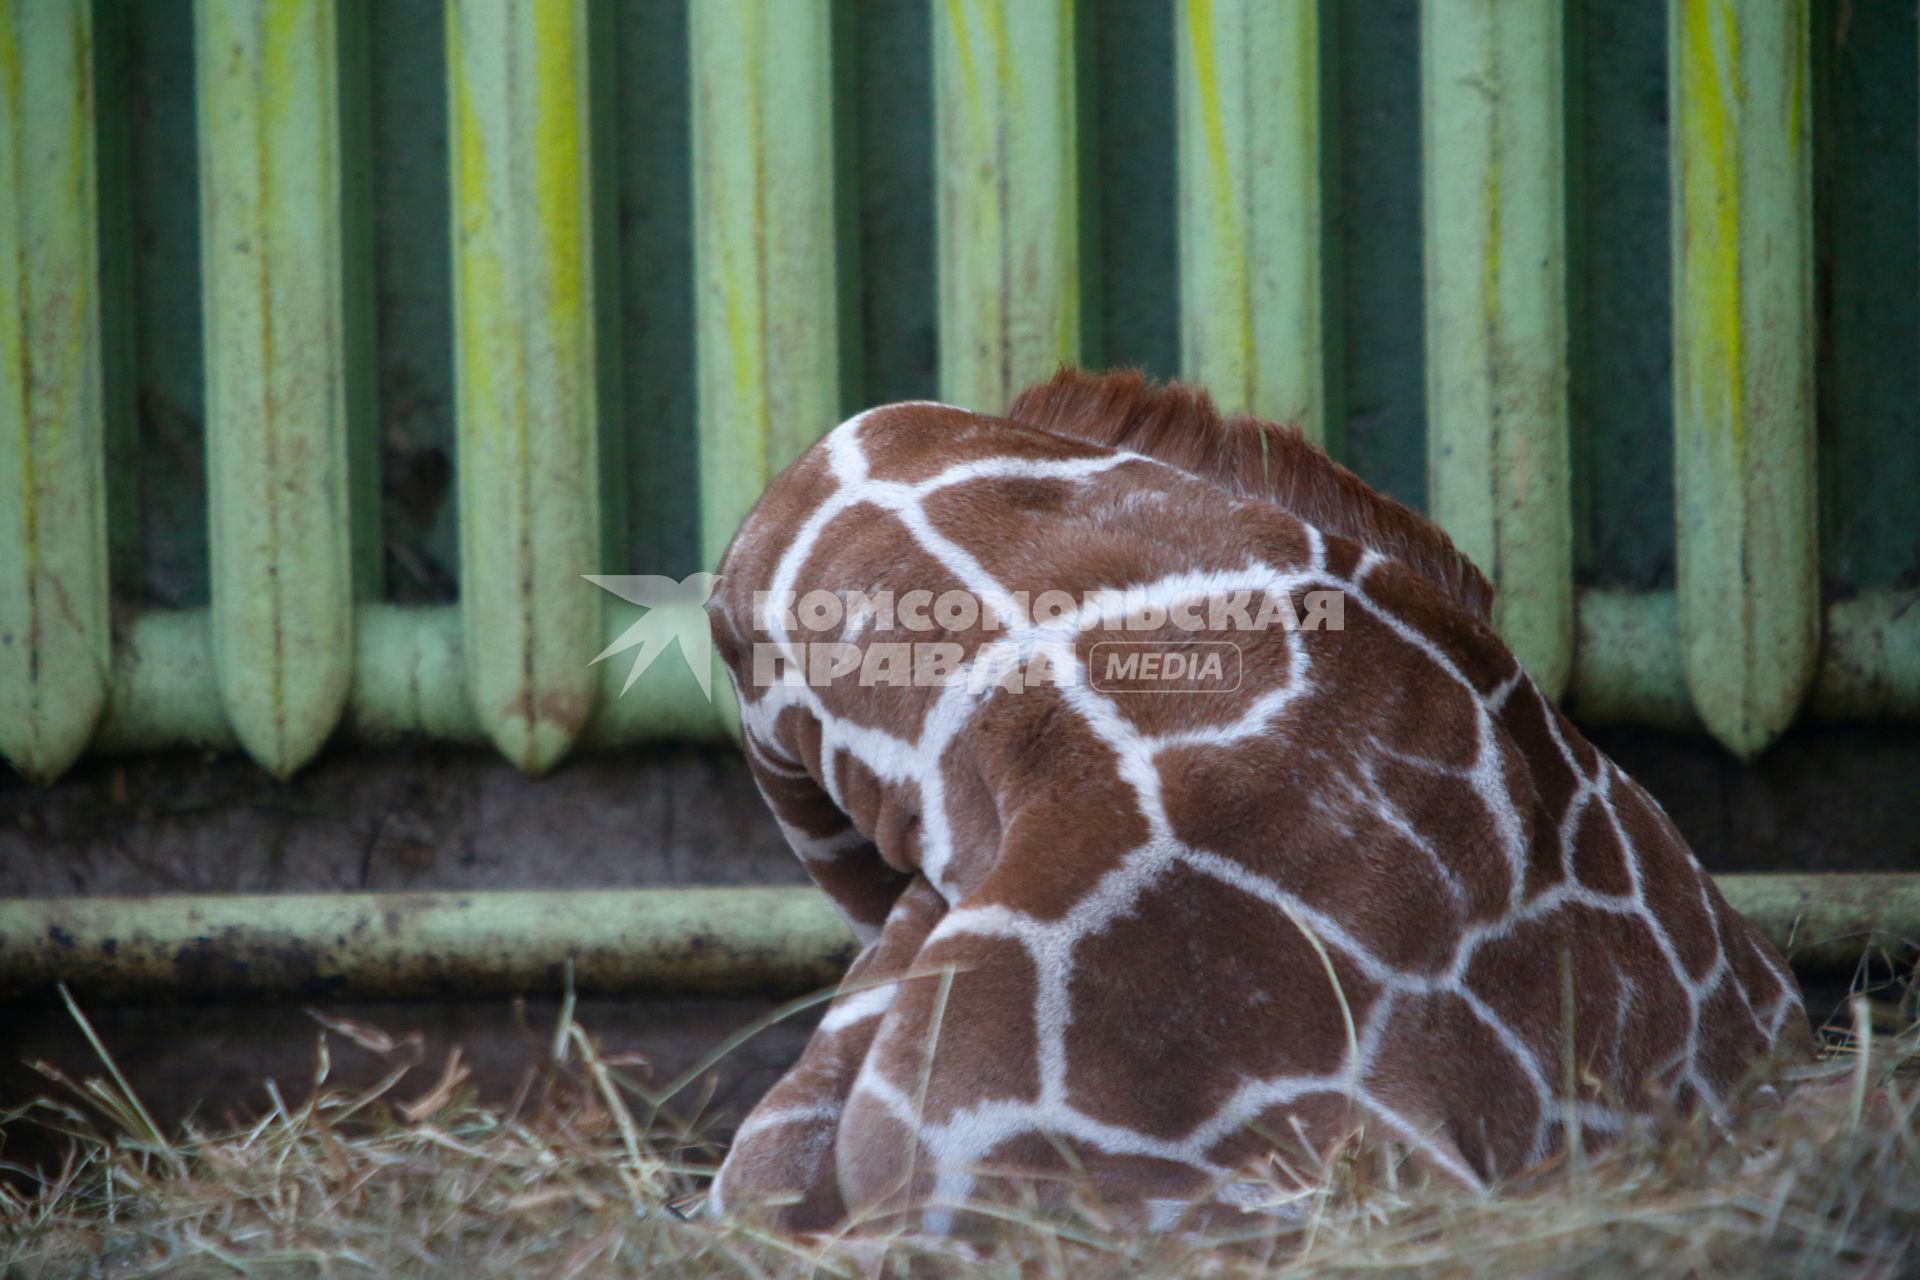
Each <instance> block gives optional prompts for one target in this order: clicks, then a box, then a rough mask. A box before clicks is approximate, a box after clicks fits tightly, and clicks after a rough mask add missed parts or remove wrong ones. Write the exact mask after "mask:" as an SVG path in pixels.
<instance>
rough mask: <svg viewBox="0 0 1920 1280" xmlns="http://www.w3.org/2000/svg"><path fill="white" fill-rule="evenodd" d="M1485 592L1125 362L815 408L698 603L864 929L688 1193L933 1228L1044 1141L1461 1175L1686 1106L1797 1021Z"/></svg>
mask: <svg viewBox="0 0 1920 1280" xmlns="http://www.w3.org/2000/svg"><path fill="white" fill-rule="evenodd" d="M915 593H924V594H923V595H916V594H915ZM1488 599H1489V593H1488V589H1487V585H1486V582H1485V580H1484V579H1483V578H1482V577H1481V576H1480V574H1479V573H1478V572H1477V570H1475V569H1474V568H1473V566H1472V565H1471V564H1470V563H1468V562H1467V561H1466V560H1465V559H1464V558H1463V557H1461V556H1460V555H1459V554H1458V552H1457V551H1455V550H1454V549H1453V547H1452V546H1451V544H1450V543H1448V542H1447V540H1446V538H1445V536H1444V535H1443V534H1441V533H1440V531H1439V530H1438V529H1437V528H1435V527H1434V526H1433V525H1431V524H1430V523H1428V522H1427V521H1425V520H1423V519H1422V518H1420V517H1419V516H1417V515H1415V514H1414V513H1412V512H1410V511H1408V510H1406V509H1405V508H1403V507H1400V506H1398V505H1397V504H1394V503H1392V502H1391V501H1390V500H1388V499H1386V498H1384V497H1382V496H1380V495H1378V494H1376V493H1374V492H1373V491H1371V490H1369V489H1367V488H1366V487H1365V486H1364V485H1363V484H1361V483H1360V482H1359V481H1358V480H1357V479H1355V478H1354V477H1353V476H1352V475H1351V474H1350V473H1347V472H1345V471H1344V470H1343V469H1341V468H1338V467H1337V466H1336V465H1335V464H1333V463H1332V462H1331V461H1329V460H1327V459H1326V458H1325V456H1324V455H1322V454H1320V453H1319V452H1318V451H1317V450H1314V449H1313V448H1312V447H1311V446H1309V445H1307V444H1306V443H1305V442H1304V441H1302V440H1300V438H1299V437H1298V435H1297V433H1293V432H1291V431H1287V430H1283V429H1278V428H1273V427H1270V426H1267V425H1265V424H1258V423H1251V422H1248V421H1245V420H1225V419H1222V418H1221V417H1220V415H1218V414H1216V413H1214V412H1213V410H1212V408H1211V406H1210V405H1209V404H1207V402H1206V401H1205V398H1204V396H1201V395H1199V394H1198V393H1196V392H1192V391H1189V390H1186V389H1183V388H1177V387H1176V388H1155V387H1152V386H1149V385H1148V384H1146V383H1145V382H1144V381H1142V380H1140V379H1138V378H1137V377H1134V376H1132V375H1121V376H1118V377H1109V378H1105V379H1100V378H1092V377H1088V376H1086V375H1079V374H1074V373H1071V372H1065V373H1063V374H1062V375H1061V376H1060V377H1058V378H1056V379H1055V380H1054V381H1053V382H1052V383H1049V384H1045V385H1044V386H1042V387H1039V388H1035V389H1032V390H1030V391H1029V392H1027V393H1025V394H1023V395H1022V396H1021V397H1020V399H1019V400H1018V401H1017V402H1016V404H1015V405H1014V406H1013V408H1012V410H1011V411H1010V416H1009V417H1008V418H1004V419H1003V418H991V417H986V416H982V415H977V414H973V413H968V412H965V411H962V410H959V409H954V408H950V407H946V406H939V405H928V404H907V405H896V406H888V407H886V408H882V409H878V410H872V411H869V412H868V413H866V414H862V415H861V416H859V417H858V418H855V419H853V420H851V421H850V422H848V423H846V424H843V425H842V426H841V427H839V428H837V429H836V430H835V431H834V432H832V433H830V434H829V435H828V436H827V437H825V438H824V439H823V440H822V441H821V442H820V443H819V444H818V445H817V446H815V447H814V448H813V449H812V450H810V451H809V452H808V453H807V454H806V455H805V456H804V457H802V458H801V459H800V460H799V461H798V462H796V463H795V464H794V466H793V467H792V468H790V469H789V470H788V471H787V472H786V473H785V474H783V475H782V476H781V477H780V478H779V479H778V480H777V481H776V482H775V483H774V485H773V486H772V487H771V488H770V489H769V490H768V492H767V494H766V495H765V497H764V498H763V499H762V500H761V503H760V505H759V506H758V507H756V509H755V511H754V512H753V514H752V515H750V516H749V518H748V520H747V522H746V523H745V525H744V526H743V527H742V529H741V532H740V534H739V535H738V537H737V538H736V540H735V542H734V544H733V546H732V548H731V549H730V551H729V553H728V555H727V557H726V560H725V563H724V564H723V566H722V583H721V586H720V589H719V590H718V592H717V593H716V595H715V597H714V600H713V602H712V604H711V605H710V609H711V611H712V613H713V615H714V632H715V637H716V642H717V644H718V645H719V647H720V649H721V652H722V654H723V657H724V658H725V660H726V663H727V666H728V669H729V671H730V672H731V674H732V676H733V679H734V682H735V686H736V690H737V692H738V694H739V698H740V702H741V710H742V724H743V730H744V738H745V742H746V746H747V751H748V757H749V761H750V763H751V765H752V768H753V770H754V773H755V776H756V778H757V779H758V780H759V782H760V785H761V787H762V790H763V792H764V793H765V795H766V797H767V799H768V801H769V803H770V804H771V806H772V808H773V810H774V813H775V815H776V816H777V817H778V818H779V820H780V821H781V823H782V825H783V827H784V829H785V830H786V832H787V834H788V836H789V839H790V840H791V842H792V843H793V846H794V848H795V850H796V852H797V853H798V855H799V856H800V857H801V858H802V859H803V860H804V861H805V862H806V865H807V866H808V868H809V870H810V871H811V872H812V873H813V875H814V877H815V879H816V880H817V881H818V883H819V884H820V885H821V886H822V888H824V889H825V890H826V891H827V892H828V893H829V894H830V895H832V896H833V898H834V900H835V901H836V903H837V904H838V905H839V906H840V908H841V910H842V911H843V913H844V914H845V915H846V917H847V919H848V921H849V923H850V925H851V926H852V927H853V928H854V929H855V931H856V933H857V934H858V935H859V936H860V937H861V939H862V941H863V942H864V943H865V944H866V945H865V949H864V950H863V952H862V955H861V958H860V960H859V961H858V962H857V963H856V965H855V968H854V970H853V972H852V974H851V975H850V981H849V986H848V990H847V991H846V993H844V994H843V995H842V996H841V997H840V998H839V1000H838V1001H836V1003H835V1005H834V1006H833V1007H832V1009H830V1011H829V1012H828V1014H827V1016H826V1019H825V1021H824V1022H823V1023H822V1026H821V1029H820V1031H819V1032H818V1033H817V1034H816V1036H815V1038H814V1041H813V1043H812V1044H811V1045H810V1046H809V1049H808V1053H807V1055H806V1056H805V1057H803V1059H802V1061H801V1063H800V1064H799V1065H798V1066H796V1068H795V1070H794V1072H793V1073H792V1074H790V1075H789V1077H788V1078H787V1079H785V1080H783V1081H782V1082H781V1084H780V1085H779V1086H776V1088H775V1089H774V1090H773V1091H772V1092H771V1093H770V1094H769V1095H768V1098H767V1099H766V1101H765V1102H763V1104H762V1106H761V1108H760V1109H759V1110H758V1111H757V1112H756V1113H755V1115H754V1116H753V1117H751V1118H750V1119H749V1121H748V1125H747V1127H746V1128H745V1129H743V1131H742V1134H743V1136H742V1138H741V1139H740V1140H739V1141H738V1142H737V1143H736V1146H735V1149H734V1152H733V1154H732V1156H730V1158H729V1162H728V1164H727V1166H726V1168H725V1170H723V1173H722V1177H721V1180H720V1184H719V1187H718V1189H717V1192H716V1202H717V1203H719V1204H722V1205H725V1204H739V1203H744V1202H748V1201H760V1202H763V1203H770V1202H773V1201H775V1200H780V1199H781V1198H782V1197H785V1204H786V1207H785V1208H784V1209H782V1210H781V1211H780V1214H781V1215H783V1217H782V1220H783V1221H784V1222H785V1223H786V1224H787V1225H799V1226H806V1225H819V1226H824V1225H828V1224H830V1223H831V1222H832V1221H833V1220H834V1219H836V1218H838V1217H839V1216H841V1215H842V1214H844V1213H846V1212H849V1211H854V1210H863V1211H864V1210H874V1209H882V1208H901V1207H905V1206H907V1205H909V1204H912V1205H917V1206H920V1208H921V1211H922V1212H924V1213H925V1214H926V1215H927V1221H928V1222H929V1223H930V1224H931V1225H934V1226H942V1225H947V1224H950V1223H951V1221H952V1217H951V1215H952V1213H953V1211H954V1207H955V1206H958V1205H960V1204H963V1203H965V1202H966V1201H968V1200H969V1199H970V1198H976V1197H979V1196H983V1195H987V1194H993V1193H994V1188H996V1187H1001V1186H1003V1185H1004V1177H1003V1175H1005V1176H1012V1175H1019V1176H1021V1177H1026V1176H1030V1175H1036V1174H1045V1173H1046V1172H1047V1171H1053V1172H1055V1173H1056V1174H1057V1173H1058V1171H1060V1170H1062V1169H1073V1170H1076V1171H1077V1176H1082V1177H1086V1178H1091V1179H1093V1180H1094V1181H1095V1182H1096V1183H1097V1184H1098V1185H1099V1187H1100V1188H1101V1192H1102V1194H1103V1196H1104V1197H1105V1198H1106V1199H1107V1200H1108V1201H1109V1202H1110V1203H1119V1204H1126V1205H1132V1206H1134V1208H1135V1209H1136V1210H1137V1211H1138V1212H1139V1213H1140V1214H1141V1215H1142V1219H1143V1221H1156V1222H1170V1221H1173V1220H1175V1219H1177V1218H1179V1217H1181V1216H1182V1215H1183V1214H1186V1213H1188V1212H1190V1211H1192V1210H1193V1208H1194V1206H1199V1205H1208V1206H1219V1205H1223V1204H1225V1205H1231V1204H1234V1203H1236V1200H1237V1199H1241V1200H1243V1199H1245V1198H1246V1197H1247V1196H1249V1195H1251V1194H1254V1193H1253V1192H1252V1191H1250V1190H1249V1187H1250V1186H1251V1183H1250V1182H1249V1180H1248V1177H1247V1171H1248V1170H1249V1169H1250V1168H1253V1167H1254V1166H1256V1165H1258V1164H1260V1163H1261V1162H1262V1161H1265V1160H1268V1159H1270V1158H1271V1156H1272V1155H1273V1154H1274V1153H1275V1152H1276V1150H1279V1149H1281V1148H1289V1147H1292V1148H1297V1149H1295V1150H1291V1151H1283V1152H1282V1155H1283V1157H1284V1158H1286V1159H1288V1160H1289V1161H1291V1162H1292V1163H1289V1164H1286V1165H1283V1166H1280V1167H1292V1168H1297V1167H1301V1166H1300V1164H1299V1160H1298V1159H1297V1158H1298V1157H1302V1156H1306V1157H1311V1156H1312V1155H1314V1154H1316V1153H1319V1152H1322V1151H1324V1150H1325V1149H1327V1148H1328V1147H1330V1146H1331V1145H1333V1144H1335V1143H1337V1142H1338V1141H1340V1140H1341V1139H1343V1138H1344V1137H1345V1136H1346V1135H1347V1134H1348V1133H1350V1132H1351V1131H1353V1130H1354V1129H1356V1128H1362V1127H1364V1128H1367V1129H1370V1130H1372V1131H1374V1132H1376V1133H1379V1134H1381V1135H1384V1136H1386V1137H1389V1138H1391V1139H1393V1140H1395V1141H1397V1142H1399V1143H1401V1144H1403V1145H1404V1146H1405V1147H1406V1148H1407V1149H1409V1150H1410V1151H1411V1152H1413V1153H1414V1154H1415V1157H1416V1158H1417V1160H1418V1161H1419V1162H1420V1163H1421V1164H1423V1165H1424V1166H1426V1167H1428V1168H1430V1169H1433V1170H1435V1171H1437V1172H1438V1173H1439V1174H1440V1175H1441V1176H1446V1177H1451V1178H1455V1179H1458V1180H1460V1181H1463V1182H1470V1183H1481V1182H1485V1181H1488V1180H1490V1179H1495V1178H1498V1177H1500V1176H1502V1175H1504V1174H1508V1173H1511V1172H1513V1171H1516V1170H1518V1169H1521V1168H1524V1167H1525V1166H1527V1165H1528V1164H1530V1163H1532V1162H1536V1161H1538V1160H1540V1159H1542V1158H1544V1157H1546V1156H1547V1155H1548V1154H1549V1153H1551V1152H1552V1151H1553V1150H1554V1149H1555V1148H1556V1147H1557V1146H1558V1145H1559V1144H1561V1143H1563V1142H1564V1141H1565V1140H1566V1128H1567V1126H1568V1125H1569V1124H1578V1125H1579V1126H1580V1127H1581V1129H1582V1131H1583V1133H1584V1134H1586V1135H1587V1139H1586V1140H1587V1141H1588V1142H1589V1144H1591V1143H1592V1142H1594V1141H1599V1140H1604V1139H1605V1138H1606V1137H1608V1136H1610V1135H1616V1134H1618V1133H1620V1132H1621V1131H1623V1130H1624V1129H1625V1128H1627V1127H1628V1126H1631V1125H1635V1124H1638V1123H1642V1122H1644V1121H1645V1120H1646V1119H1647V1118H1649V1117H1651V1116H1654V1115H1656V1114H1659V1113H1661V1112H1663V1111H1665V1110H1668V1109H1671V1108H1675V1107H1677V1108H1681V1109H1684V1108H1687V1107H1692V1106H1698V1105H1705V1106H1709V1107H1718V1106H1720V1105H1721V1104H1722V1102H1723V1101H1724V1100H1725V1099H1726V1098H1727V1096H1728V1095H1729V1093H1730V1092H1731V1091H1732V1090H1734V1089H1736V1088H1738V1087H1740V1085H1741V1084H1742V1083H1743V1082H1744V1081H1745V1080H1746V1079H1747V1078H1748V1076H1749V1074H1750V1073H1751V1072H1752V1071H1753V1069H1754V1068H1755V1067H1756V1066H1757V1065H1758V1064H1760V1063H1762V1062H1764V1061H1766V1060H1767V1059H1768V1058H1769V1056H1770V1055H1771V1054H1773V1053H1774V1051H1775V1049H1776V1046H1777V1045H1779V1044H1781V1042H1783V1040H1784V1041H1791V1042H1794V1043H1799V1042H1801V1041H1802V1040H1804V1037H1805V1035H1806V1026H1805V1020H1804V1014H1803V1013H1802V1011H1801V1004H1800V999H1799V996H1798V993H1797V991H1796V990H1795V988H1794V985H1793V981H1792V978H1791V976H1790V974H1789V973H1788V971H1787V969H1786V967H1785V965H1784V964H1783V963H1782V962H1781V960H1780V957H1779V956H1778V955H1777V954H1776V953H1775V952H1774V950H1773V949H1772V948H1771V946H1770V945H1769V944H1768V943H1767V941H1766V940H1765V939H1764V938H1762V937H1761V936H1760V935H1759V934H1758V933H1757V932H1756V931H1755V930H1754V929H1752V928H1751V927H1750V926H1749V925H1748V924H1747V923H1746V922H1745V921H1744V920H1742V919H1741V918H1740V917H1739V916H1737V915H1736V914H1735V913H1734V912H1733V911H1732V910H1731V909H1729V908H1728V907H1727V905H1726V903H1725V902H1724V901H1723V900H1722V899H1721V897H1720V895H1719V893H1718V892H1717V891H1716V889H1715V888H1714V885H1713V882H1712V880H1711V879H1710V878H1709V877H1708V876H1707V875H1706V874H1705V873H1704V872H1703V871H1702V870H1701V868H1700V866H1699V865H1698V863H1697V862H1696V861H1695V859H1694V858H1693V856H1692V854H1691V853H1690V852H1689V850H1688V849H1687V846H1686V844H1685V842H1684V840H1683V839H1682V838H1681V837H1680V835H1679V833H1678V832H1677V831H1676V830H1675V829H1674V827H1673V826H1672V824H1671V823H1670V822H1669V821H1668V820H1667V818H1666V816H1665V814H1664V813H1663V812H1662V811H1661V810H1660V808H1659V806H1658V805H1657V804H1655V803H1654V802H1653V800H1652V799H1651V798H1650V797H1648V796H1647V795H1646V793H1645V792H1644V791H1642V790H1641V789H1640V788H1639V787H1638V786H1637V785H1636V784H1635V783H1634V782H1633V781H1632V780H1631V779H1629V778H1628V777H1626V776H1625V775H1624V774H1623V773H1622V772H1621V771H1620V770H1619V769H1618V768H1617V767H1616V766H1614V765H1613V763H1612V762H1611V761H1610V760H1608V759H1607V758H1606V757H1605V756H1604V755H1603V754H1602V753H1600V752H1599V751H1598V750H1596V749H1595V748H1594V747H1593V746H1592V745H1591V744H1590V743H1588V742H1587V741H1586V740H1585V739H1584V738H1583V737H1582V736H1581V735H1580V733H1579V731H1578V730H1577V729H1576V728H1575V727H1574V726H1573V725H1572V724H1571V723H1570V722H1569V721H1567V720H1566V718H1565V717H1564V716H1562V715H1561V714H1560V712H1559V711H1558V709H1557V708H1555V707H1554V706H1553V705H1552V704H1551V703H1550V702H1549V701H1547V700H1546V699H1545V698H1543V697H1542V696H1541V695H1540V693H1539V691H1538V690H1537V689H1536V688H1535V687H1534V685H1533V683H1532V682H1531V681H1530V680H1529V679H1528V678H1527V676H1526V674H1525V673H1524V672H1523V671H1522V670H1521V669H1520V668H1519V666H1518V664H1517V663H1516V662H1515V660H1514V658H1513V657H1512V655H1511V654H1510V653H1509V652H1508V650H1507V649H1506V648H1505V646H1504V645H1502V644H1501V642H1500V641H1499V639H1498V637H1497V636H1495V635H1494V634H1493V632H1492V631H1491V630H1490V628H1489V627H1488V625H1487V622H1486V617H1487V604H1488ZM968 600H971V601H972V602H973V607H972V608H969V607H968V606H967V603H966V602H967V601H968ZM1149 652H1151V653H1157V654H1159V655H1161V658H1162V659H1163V661H1162V662H1161V663H1159V664H1158V665H1156V666H1153V667H1151V668H1149V667H1147V666H1146V665H1145V663H1144V657H1145V655H1146V654H1147V653H1149ZM1208 653H1212V654H1215V655H1217V656H1219V657H1221V658H1222V659H1223V661H1222V663H1221V664H1219V665H1220V666H1221V668H1222V669H1221V670H1220V671H1219V672H1218V673H1217V678H1214V677H1212V676H1210V675H1209V674H1207V673H1200V674H1195V668H1194V665H1193V663H1191V662H1189V661H1186V660H1185V659H1182V660H1180V661H1178V662H1176V660H1175V658H1173V657H1172V656H1170V655H1187V656H1188V657H1189V658H1191V657H1192V656H1194V655H1201V656H1204V655H1205V654H1208ZM1129 654H1133V655H1138V657H1139V659H1140V660H1139V661H1136V662H1134V664H1133V665H1131V666H1129V665H1127V662H1126V659H1127V656H1128V655H1129ZM1176 665H1178V666H1179V668H1180V670H1181V672H1182V673H1183V674H1182V675H1180V676H1179V677H1178V678H1171V677H1169V676H1168V674H1167V673H1168V672H1169V671H1171V670H1172V669H1173V668H1174V667H1175V666H1176ZM1227 668H1230V670H1228V669H1227ZM1569 996H1570V999H1569V998H1568V997H1569Z"/></svg>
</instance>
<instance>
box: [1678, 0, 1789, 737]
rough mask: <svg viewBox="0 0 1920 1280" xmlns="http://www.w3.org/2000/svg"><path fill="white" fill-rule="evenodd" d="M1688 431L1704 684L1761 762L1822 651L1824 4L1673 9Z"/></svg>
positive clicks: (1688, 625) (1692, 624) (1693, 648)
mask: <svg viewBox="0 0 1920 1280" xmlns="http://www.w3.org/2000/svg"><path fill="white" fill-rule="evenodd" d="M1669 12H1670V18H1671V24H1672V25H1671V32H1670V36H1669V57H1670V59H1671V71H1670V75H1669V80H1670V83H1671V93H1672V96H1673V105H1672V110H1671V118H1672V130H1673V147H1672V178H1673V313H1674V314H1673V320H1674V354H1673V419H1674V421H1673V430H1674V478H1675V483H1676V486H1677V493H1676V495H1675V496H1676V499H1677V507H1678V525H1679V528H1678V532H1677V564H1676V568H1677V580H1678V587H1679V598H1680V636H1681V652H1682V656H1683V658H1684V660H1685V662H1686V670H1687V683H1688V685H1689V687H1690V688H1691V689H1692V690H1693V698H1694V703H1695V705H1696V706H1697V707H1698V708H1699V711H1700V718H1701V720H1702V721H1703V722H1704V723H1705V724H1706V726H1707V728H1708V730H1709V731H1710V732H1712V734H1713V735H1714V736H1715V737H1716V738H1718V739H1719V740H1720V741H1721V742H1722V743H1724V744H1725V745H1726V746H1727V747H1728V748H1729V749H1731V750H1733V751H1734V752H1736V753H1738V754H1740V755H1743V756H1751V755H1753V754H1755V753H1757V752H1758V751H1760V750H1761V749H1762V748H1763V747H1765V746H1766V745H1767V744H1768V743H1769V742H1771V741H1772V740H1773V739H1774V738H1775V737H1776V736H1777V735H1778V734H1779V733H1780V732H1781V731H1782V730H1783V729H1785V728H1786V727H1787V724H1788V723H1789V722H1790V721H1791V720H1792V719H1793V717H1794V714H1795V712H1796V711H1797V710H1798V709H1799V706H1800V703H1801V700H1802V698H1803V697H1804V695H1805V694H1806V692H1807V690H1808V687H1809V684H1810V682H1811V680H1812V678H1813V674H1814V667H1815V663H1816V662H1817V660H1818V650H1819V639H1820V608H1819V581H1818V577H1817V574H1818V567H1817V556H1816V545H1815V544H1816V536H1817V532H1816V527H1815V510H1816V508H1815V502H1814V440H1813V318H1812V280H1813V267H1812V263H1813V254H1812V226H1813V216H1812V212H1813V201H1812V184H1811V163H1810V160H1811V157H1810V152H1811V149H1812V132H1811V129H1810V122H1809V116H1810V114H1811V113H1810V106H1811V104H1810V102H1809V74H1810V51H1809V43H1810V41H1809V37H1808V9H1807V4H1806V0H1673V3H1672V4H1671V6H1670V11H1669Z"/></svg>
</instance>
